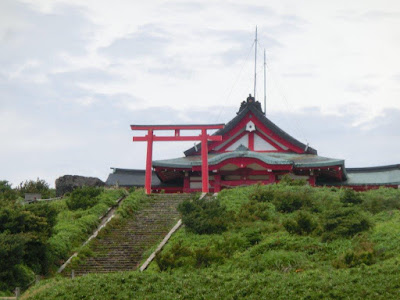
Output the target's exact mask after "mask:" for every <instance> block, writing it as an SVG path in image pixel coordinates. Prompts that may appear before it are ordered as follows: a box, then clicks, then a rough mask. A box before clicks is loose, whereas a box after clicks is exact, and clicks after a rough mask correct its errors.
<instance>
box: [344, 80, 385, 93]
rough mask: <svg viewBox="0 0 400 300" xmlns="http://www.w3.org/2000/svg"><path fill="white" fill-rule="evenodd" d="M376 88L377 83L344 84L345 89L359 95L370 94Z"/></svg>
mask: <svg viewBox="0 0 400 300" xmlns="http://www.w3.org/2000/svg"><path fill="white" fill-rule="evenodd" d="M378 89H379V88H378V86H377V85H373V84H369V83H349V84H347V85H346V86H345V91H348V92H351V93H357V94H361V95H368V94H372V93H374V92H376V91H377V90H378Z"/></svg>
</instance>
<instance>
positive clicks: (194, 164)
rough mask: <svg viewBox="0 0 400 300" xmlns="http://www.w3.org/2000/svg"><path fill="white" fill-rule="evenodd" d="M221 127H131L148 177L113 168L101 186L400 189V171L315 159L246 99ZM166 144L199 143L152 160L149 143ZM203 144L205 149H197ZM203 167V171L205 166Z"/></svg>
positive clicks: (177, 189)
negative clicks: (141, 144)
mask: <svg viewBox="0 0 400 300" xmlns="http://www.w3.org/2000/svg"><path fill="white" fill-rule="evenodd" d="M220 125H221V126H219V125H214V127H213V125H209V126H208V127H207V126H206V125H204V126H206V127H204V126H200V125H199V126H196V125H176V126H175V127H174V126H173V125H170V126H165V128H164V127H163V126H164V125H158V126H156V125H154V126H153V127H149V126H145V125H132V127H131V128H132V129H133V130H137V129H142V128H141V126H142V127H143V129H145V130H148V132H149V134H151V136H149V135H148V136H146V137H140V138H135V137H134V141H147V142H148V153H147V160H148V162H147V170H148V174H147V177H146V175H145V173H146V172H145V170H132V169H120V168H112V169H113V173H111V174H110V175H109V177H108V179H107V181H106V184H107V185H119V186H123V187H132V186H135V187H144V186H146V190H147V191H148V193H150V192H153V193H154V192H161V191H165V192H167V193H178V192H180V193H190V192H198V191H203V192H214V193H217V192H219V191H220V190H221V189H225V188H232V187H236V186H245V185H251V184H256V183H261V184H273V183H276V182H279V181H280V180H281V178H282V176H284V175H286V174H288V175H289V176H290V177H291V178H293V179H303V180H306V181H307V182H308V183H309V184H310V185H311V186H324V185H326V186H347V187H351V188H353V189H355V190H367V189H373V188H378V187H380V186H387V187H393V188H398V187H399V185H400V165H391V166H380V167H370V168H346V167H345V161H344V160H343V159H337V158H328V157H323V156H319V155H318V153H317V150H316V149H314V148H312V147H309V146H308V145H305V144H303V143H302V142H300V141H299V140H297V139H295V138H294V137H292V136H290V135H289V134H287V133H286V132H285V131H283V130H282V129H280V128H279V127H278V126H277V125H275V124H274V123H273V122H271V121H270V120H269V119H268V118H267V117H266V116H265V115H264V113H263V111H262V108H261V104H260V102H258V101H255V99H254V98H253V97H252V96H251V95H250V96H249V97H248V98H247V100H246V101H243V102H242V103H241V105H240V108H239V111H238V112H237V115H236V116H235V117H234V118H233V119H232V120H231V121H229V122H228V123H227V124H220ZM215 128H220V129H218V130H217V131H216V132H215V133H214V134H212V135H210V136H208V135H207V134H206V130H207V129H215ZM162 129H164V130H167V129H169V130H174V129H175V136H173V137H171V139H167V138H163V137H157V136H156V135H153V130H162ZM184 129H201V130H203V131H202V135H201V137H197V138H196V137H193V139H189V138H187V139H185V137H184V136H180V130H184ZM157 138H159V139H157ZM166 140H168V141H169V140H199V141H201V142H200V143H199V144H198V145H195V146H194V147H192V148H190V149H187V150H186V151H184V156H183V157H178V158H171V159H164V160H152V159H151V158H152V154H151V152H152V142H153V141H166ZM205 143H206V147H205V149H202V147H204V144H205ZM150 144H151V145H150ZM157 146H160V147H161V146H162V144H157ZM149 147H150V149H149ZM202 150H203V152H202ZM149 151H150V152H149ZM202 154H203V155H202ZM143 155H144V154H143ZM203 162H205V163H206V164H207V165H206V166H204V163H203Z"/></svg>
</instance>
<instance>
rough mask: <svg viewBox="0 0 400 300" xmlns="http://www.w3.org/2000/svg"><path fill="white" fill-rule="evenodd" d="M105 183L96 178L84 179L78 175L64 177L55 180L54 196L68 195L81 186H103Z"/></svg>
mask: <svg viewBox="0 0 400 300" xmlns="http://www.w3.org/2000/svg"><path fill="white" fill-rule="evenodd" d="M104 185H105V183H104V182H103V181H101V180H100V179H98V178H96V177H84V176H78V175H64V176H61V177H59V178H57V179H56V195H57V197H60V196H62V195H64V194H65V193H70V192H72V191H73V190H74V189H76V188H78V187H83V186H96V187H101V186H104Z"/></svg>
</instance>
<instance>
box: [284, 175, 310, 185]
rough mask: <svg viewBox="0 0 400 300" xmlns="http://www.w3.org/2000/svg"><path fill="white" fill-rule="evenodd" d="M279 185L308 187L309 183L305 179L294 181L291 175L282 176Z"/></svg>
mask: <svg viewBox="0 0 400 300" xmlns="http://www.w3.org/2000/svg"><path fill="white" fill-rule="evenodd" d="M279 184H280V185H286V186H303V185H307V184H308V183H307V181H306V180H305V179H292V178H291V177H290V175H289V174H285V175H283V176H282V179H281V180H280V181H279Z"/></svg>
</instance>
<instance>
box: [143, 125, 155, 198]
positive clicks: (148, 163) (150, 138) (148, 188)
mask: <svg viewBox="0 0 400 300" xmlns="http://www.w3.org/2000/svg"><path fill="white" fill-rule="evenodd" d="M152 159H153V129H149V130H148V134H147V156H146V176H145V177H146V178H145V185H144V187H145V190H146V194H151V177H152V173H153V172H152V170H151V163H152Z"/></svg>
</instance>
